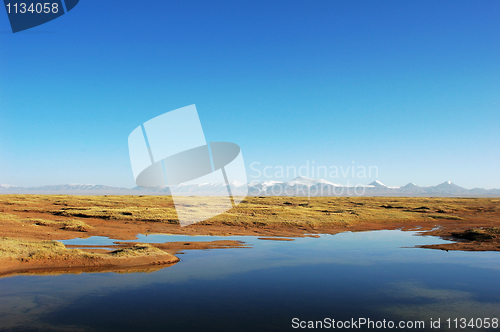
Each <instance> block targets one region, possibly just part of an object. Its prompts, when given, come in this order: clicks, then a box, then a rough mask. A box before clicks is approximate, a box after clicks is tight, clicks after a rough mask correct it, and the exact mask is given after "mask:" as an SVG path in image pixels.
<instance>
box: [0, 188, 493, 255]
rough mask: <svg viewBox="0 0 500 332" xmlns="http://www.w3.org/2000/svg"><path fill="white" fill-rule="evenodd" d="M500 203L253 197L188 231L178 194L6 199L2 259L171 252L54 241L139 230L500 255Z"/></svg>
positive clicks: (199, 200) (0, 204)
mask: <svg viewBox="0 0 500 332" xmlns="http://www.w3.org/2000/svg"><path fill="white" fill-rule="evenodd" d="M219 200H222V198H220V197H190V198H187V199H186V200H185V203H184V204H186V206H188V207H192V209H191V210H192V211H193V213H197V212H196V211H197V209H196V207H197V206H200V205H204V204H218V201H219ZM499 203H500V199H498V198H444V197H435V198H430V197H312V198H310V199H308V198H306V197H247V198H246V199H244V200H243V201H242V202H241V203H240V204H239V205H237V206H236V207H235V208H232V209H231V210H229V211H227V212H226V213H223V214H220V215H217V216H215V217H213V218H210V219H208V220H206V221H204V222H201V223H197V224H194V225H191V226H188V227H183V228H181V227H180V226H179V224H178V220H177V215H176V210H175V207H174V203H173V201H172V198H171V197H170V196H70V195H0V259H2V258H7V257H8V258H10V259H16V260H21V261H32V260H44V259H49V260H50V259H65V260H71V259H80V260H81V259H84V260H92V259H97V258H102V257H107V258H110V257H114V258H123V257H128V258H130V257H142V256H151V255H153V256H154V255H160V254H166V253H165V252H164V251H162V250H161V249H159V248H158V247H154V246H150V245H130V246H128V247H127V248H119V249H118V250H114V251H112V252H110V253H99V252H97V251H96V252H89V251H82V250H79V249H68V248H66V247H65V246H64V245H63V244H61V243H60V242H57V241H54V240H62V239H68V238H75V237H81V236H82V235H85V236H95V235H100V236H109V237H111V238H115V239H133V238H134V237H135V236H136V235H137V234H139V233H143V234H148V233H170V234H188V235H190V234H191V235H196V234H197V235H259V236H266V238H272V237H275V236H289V237H293V236H305V235H307V234H315V233H316V234H319V233H331V234H334V233H338V232H342V231H346V230H347V231H363V230H374V229H396V228H406V229H417V228H419V227H420V228H421V229H426V230H427V231H428V232H429V234H432V235H438V236H453V237H455V238H462V239H467V240H469V241H471V242H477V243H479V242H488V243H490V244H489V247H484V248H490V249H485V250H498V248H500V246H498V245H497V242H498V241H499V239H498V238H499V234H498V229H499V228H498V227H499V226H500V204H499ZM436 227H439V228H438V229H437V230H436ZM232 245H237V244H231V245H230V246H232ZM206 247H207V248H209V247H210V246H209V245H207V246H206ZM165 248H167V246H164V249H165ZM168 248H170V249H171V250H174V249H176V247H175V246H168ZM457 248H458V247H456V248H455V247H454V248H453V249H457ZM491 248H493V249H491ZM457 250H460V249H457Z"/></svg>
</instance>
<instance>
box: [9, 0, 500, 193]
mask: <svg viewBox="0 0 500 332" xmlns="http://www.w3.org/2000/svg"><path fill="white" fill-rule="evenodd" d="M190 104H196V106H197V108H198V112H199V115H200V119H201V121H202V125H203V126H204V130H205V136H206V139H207V141H228V142H234V143H237V144H239V145H240V146H241V148H242V152H243V157H244V159H245V162H246V164H247V165H248V166H249V165H250V164H251V163H252V162H260V163H261V164H260V166H259V167H260V168H263V167H264V166H272V167H276V166H280V165H281V166H296V167H299V166H301V165H305V164H306V163H307V161H309V162H310V163H311V162H312V161H314V162H315V165H325V166H328V167H329V166H338V167H340V166H343V167H344V168H346V167H347V166H351V165H353V161H354V165H356V166H359V165H363V166H377V167H378V170H379V174H378V178H377V179H378V180H380V181H382V182H384V183H386V184H388V185H404V184H406V183H408V182H415V183H417V184H419V185H435V184H438V183H441V182H444V181H446V180H450V181H452V182H454V183H456V184H458V185H461V186H464V187H467V188H473V187H483V188H494V187H496V188H500V144H499V143H500V1H497V0H495V1H477V0H474V1H455V0H454V1H421V0H418V1H352V0H349V1H347V0H344V1H340V0H338V1H244V2H243V1H213V2H212V1H185V0H183V1H160V0H157V1H156V0H148V1H134V2H132V1H130V2H128V1H117V0H116V1H112V0H109V1H97V0H81V1H80V3H79V4H78V5H77V6H76V7H75V8H74V9H73V10H72V11H71V12H69V13H68V14H66V15H63V16H62V17H60V18H58V19H56V20H54V21H51V22H49V23H46V24H44V25H41V26H39V27H36V28H33V29H30V30H27V31H25V32H19V33H16V34H12V32H11V31H10V26H9V23H8V19H7V14H6V12H5V11H4V10H3V9H1V10H0V120H1V129H2V130H1V132H0V183H7V184H14V185H19V186H38V185H46V184H64V183H93V184H107V185H113V186H126V187H133V186H134V185H135V184H134V179H133V175H132V170H131V166H130V161H129V156H128V146H127V138H128V135H129V133H130V132H131V131H132V130H133V129H134V128H135V127H137V126H138V125H139V124H141V123H143V122H144V121H147V120H149V119H151V118H153V117H155V116H157V115H159V114H162V113H164V112H166V111H170V110H173V109H176V108H179V107H183V106H187V105H190ZM247 171H248V175H249V177H251V176H253V175H254V174H255V172H253V171H252V170H250V168H249V167H248V168H247ZM251 179H252V178H250V180H251ZM329 180H331V181H333V182H337V183H345V182H346V181H347V180H350V181H351V183H352V182H353V180H352V179H345V178H338V179H329ZM372 180H375V178H374V177H372V178H371V179H355V180H354V181H355V182H360V183H369V182H371V181H372Z"/></svg>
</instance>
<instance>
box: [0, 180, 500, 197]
mask: <svg viewBox="0 0 500 332" xmlns="http://www.w3.org/2000/svg"><path fill="white" fill-rule="evenodd" d="M229 185H230V189H231V193H232V194H233V195H241V196H245V195H248V196H354V195H360V196H424V197H425V196H452V197H453V196H457V197H462V196H463V197H481V196H486V197H500V189H489V190H488V189H482V188H474V189H470V190H469V189H466V188H462V187H460V186H457V185H456V184H454V183H452V182H450V181H446V182H443V183H441V184H438V185H436V186H431V187H420V186H418V185H416V184H414V183H408V184H407V185H405V186H402V187H389V186H386V185H385V184H383V183H382V182H380V181H373V182H371V183H370V184H359V185H341V184H336V183H333V182H330V181H327V180H324V179H310V178H306V177H297V178H295V179H293V180H290V181H287V182H284V181H265V182H259V183H249V184H245V183H241V182H237V181H233V182H231V183H229ZM227 192H228V188H227V185H226V184H225V183H204V184H179V185H176V186H171V187H168V186H166V187H154V188H147V189H145V188H140V187H135V188H123V187H112V186H106V185H94V184H64V185H53V186H41V187H29V188H25V187H17V186H14V185H7V184H2V185H0V194H49V195H56V194H63V195H170V194H171V193H175V194H176V195H186V196H196V195H201V196H211V195H215V196H218V195H226V194H227Z"/></svg>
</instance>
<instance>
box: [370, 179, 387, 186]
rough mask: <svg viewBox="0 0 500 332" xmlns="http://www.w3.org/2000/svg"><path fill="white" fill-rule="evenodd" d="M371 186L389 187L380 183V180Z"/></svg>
mask: <svg viewBox="0 0 500 332" xmlns="http://www.w3.org/2000/svg"><path fill="white" fill-rule="evenodd" d="M369 186H374V187H387V186H386V185H385V184H383V183H382V182H380V181H379V180H376V181H373V182H372V183H370V184H369Z"/></svg>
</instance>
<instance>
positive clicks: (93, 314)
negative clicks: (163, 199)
mask: <svg viewBox="0 0 500 332" xmlns="http://www.w3.org/2000/svg"><path fill="white" fill-rule="evenodd" d="M220 239H236V240H241V241H245V242H246V243H247V244H248V245H250V246H251V248H234V249H216V250H189V251H185V253H184V254H182V255H180V256H179V257H180V258H181V262H179V263H177V264H175V265H173V266H170V267H166V268H164V269H161V270H159V271H155V272H150V273H112V272H108V273H81V274H64V275H46V276H33V275H23V276H14V277H6V278H1V279H0V330H2V331H4V330H5V331H252V332H254V331H297V330H303V329H294V328H292V319H293V318H298V319H300V320H304V321H311V320H312V321H316V320H323V319H324V318H331V319H335V320H336V321H337V320H349V321H350V320H351V319H352V318H353V319H355V320H357V319H358V318H360V317H363V318H366V319H368V318H369V319H371V320H372V321H377V320H383V319H385V320H386V321H389V320H392V321H394V322H396V324H397V323H398V322H399V321H400V320H411V321H416V320H424V321H425V324H426V326H425V329H418V330H419V331H424V330H425V331H427V330H428V331H438V330H439V329H437V328H434V329H431V328H430V326H429V321H430V319H431V318H432V319H433V320H434V321H435V320H437V319H438V318H441V330H443V331H451V330H455V329H448V328H446V327H447V326H446V324H445V322H444V320H446V319H447V318H452V319H454V318H462V317H464V318H468V319H470V318H472V317H473V318H493V317H497V318H498V317H500V283H499V282H500V253H498V252H451V251H450V252H446V251H440V250H430V249H419V248H413V247H414V246H415V245H423V244H436V243H445V242H446V241H443V240H440V239H438V238H435V237H422V236H415V233H413V232H402V231H376V232H362V233H342V234H337V235H334V236H332V235H323V236H321V237H320V238H298V239H295V241H293V242H288V241H265V240H258V239H257V238H256V237H213V236H196V237H190V236H175V235H149V236H143V235H140V236H139V239H138V240H137V241H138V242H150V243H153V242H160V243H161V242H166V241H213V240H220ZM114 241H115V240H112V239H108V238H102V237H91V238H88V239H74V240H68V241H63V242H64V243H65V244H76V245H108V244H112V243H113V242H114ZM314 330H321V329H314ZM324 330H327V329H324ZM337 330H338V329H337ZM382 330H384V329H382ZM386 330H388V329H386ZM397 330H399V331H406V330H408V331H410V329H397ZM414 330H416V329H411V331H414ZM466 330H467V329H460V331H466ZM471 330H473V331H480V330H486V329H478V328H474V329H471ZM488 330H489V331H494V330H496V331H500V328H497V329H492V328H490V329H488Z"/></svg>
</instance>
